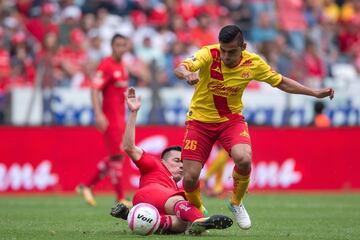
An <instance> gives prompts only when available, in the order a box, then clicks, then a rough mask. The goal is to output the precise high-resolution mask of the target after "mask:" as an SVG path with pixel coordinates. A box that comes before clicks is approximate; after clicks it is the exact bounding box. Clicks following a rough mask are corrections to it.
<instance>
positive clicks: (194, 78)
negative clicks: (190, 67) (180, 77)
mask: <svg viewBox="0 0 360 240" xmlns="http://www.w3.org/2000/svg"><path fill="white" fill-rule="evenodd" d="M184 79H185V80H186V82H187V83H188V84H189V85H195V84H197V83H198V82H199V73H198V72H190V73H188V74H186V75H185V76H184Z"/></svg>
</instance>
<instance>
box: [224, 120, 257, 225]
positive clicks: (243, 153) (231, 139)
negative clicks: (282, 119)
mask: <svg viewBox="0 0 360 240" xmlns="http://www.w3.org/2000/svg"><path fill="white" fill-rule="evenodd" d="M221 143H222V145H223V147H224V148H225V149H226V150H227V151H229V152H230V155H231V157H232V158H233V160H234V163H235V166H234V169H233V173H232V176H233V181H234V187H233V193H232V197H231V201H230V204H229V209H230V210H231V211H232V212H233V213H234V215H235V217H236V221H237V223H238V225H239V227H240V228H242V229H249V228H250V227H251V221H250V217H249V215H248V213H247V211H246V209H245V207H244V205H243V199H244V195H245V193H246V192H247V189H248V186H249V183H250V173H251V162H252V150H251V141H250V136H249V133H248V129H247V125H246V123H245V122H244V121H243V120H241V119H240V120H239V119H235V120H232V121H229V123H227V125H226V126H225V128H224V131H223V132H222V134H221Z"/></svg>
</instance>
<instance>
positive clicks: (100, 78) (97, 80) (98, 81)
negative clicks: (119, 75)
mask: <svg viewBox="0 0 360 240" xmlns="http://www.w3.org/2000/svg"><path fill="white" fill-rule="evenodd" d="M93 81H94V84H95V85H101V84H103V82H104V79H103V72H102V71H97V72H96V74H95V77H94V80H93Z"/></svg>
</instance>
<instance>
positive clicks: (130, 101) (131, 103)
mask: <svg viewBox="0 0 360 240" xmlns="http://www.w3.org/2000/svg"><path fill="white" fill-rule="evenodd" d="M125 99H126V103H127V105H128V108H129V109H130V111H131V112H137V111H138V110H139V109H140V107H141V97H140V96H139V97H136V92H135V89H134V88H128V90H127V91H126V92H125Z"/></svg>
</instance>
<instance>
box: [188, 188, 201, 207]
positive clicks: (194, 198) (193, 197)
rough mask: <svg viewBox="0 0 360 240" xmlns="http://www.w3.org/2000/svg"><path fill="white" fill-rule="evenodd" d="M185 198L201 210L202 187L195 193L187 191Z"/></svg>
mask: <svg viewBox="0 0 360 240" xmlns="http://www.w3.org/2000/svg"><path fill="white" fill-rule="evenodd" d="M185 196H186V199H187V200H188V201H189V202H190V203H191V204H192V205H194V206H195V207H197V208H198V209H200V208H201V206H202V201H201V194H200V186H199V187H197V188H196V189H195V190H194V191H192V192H186V191H185Z"/></svg>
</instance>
